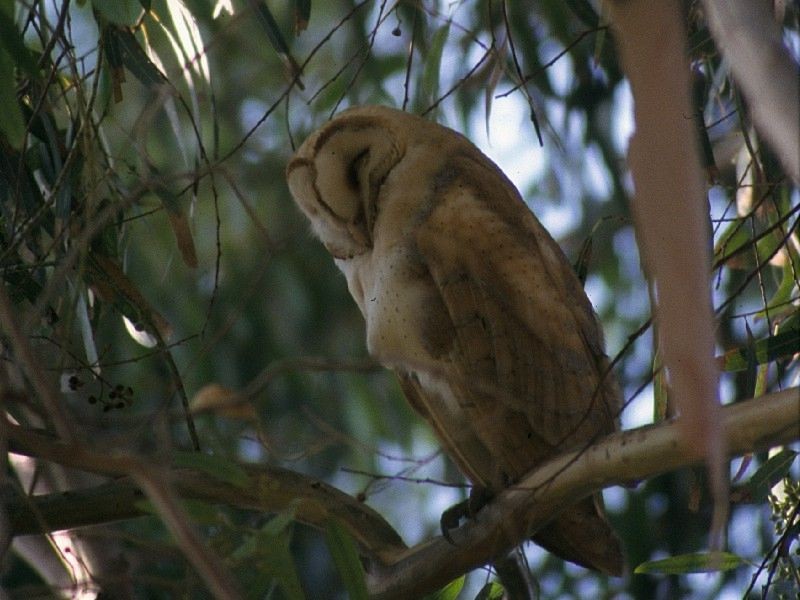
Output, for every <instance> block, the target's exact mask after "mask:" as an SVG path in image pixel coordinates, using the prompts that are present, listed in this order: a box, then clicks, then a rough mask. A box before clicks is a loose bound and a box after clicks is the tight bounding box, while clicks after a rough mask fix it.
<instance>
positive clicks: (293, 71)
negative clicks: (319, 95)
mask: <svg viewBox="0 0 800 600" xmlns="http://www.w3.org/2000/svg"><path fill="white" fill-rule="evenodd" d="M249 3H250V6H251V7H252V8H253V11H254V12H255V15H256V17H257V19H258V23H259V25H261V28H262V29H263V30H264V33H266V34H267V39H268V40H269V43H270V44H271V45H272V47H273V48H274V49H275V51H276V52H277V53H278V56H280V57H281V59H282V60H283V62H284V64H285V65H286V67H287V69H288V70H289V74H290V75H291V76H292V77H297V76H298V75H299V74H300V65H298V64H297V61H296V60H295V59H294V57H293V56H292V54H291V52H290V51H289V44H287V43H286V39H284V37H283V33H281V30H280V27H278V22H277V21H276V20H275V17H273V16H272V11H271V10H270V9H269V6H267V5H266V3H265V2H263V0H261V1H260V0H249ZM297 83H298V86H299V87H300V89H303V87H302V85H301V83H300V80H299V79H298V80H297Z"/></svg>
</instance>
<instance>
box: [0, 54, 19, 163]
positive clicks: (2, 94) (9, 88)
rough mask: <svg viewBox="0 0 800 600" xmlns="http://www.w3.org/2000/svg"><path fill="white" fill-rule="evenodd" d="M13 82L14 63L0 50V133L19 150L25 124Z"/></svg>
mask: <svg viewBox="0 0 800 600" xmlns="http://www.w3.org/2000/svg"><path fill="white" fill-rule="evenodd" d="M15 82H16V78H15V77H14V63H13V62H12V61H11V57H10V56H9V55H8V53H7V52H6V51H5V50H3V49H2V48H0V106H2V107H3V118H2V119H0V133H3V134H4V135H5V137H6V139H7V140H8V143H9V144H11V146H12V147H13V148H15V149H16V150H20V149H21V148H22V143H23V142H24V141H25V122H24V121H23V119H22V112H21V111H20V109H19V104H18V103H17V91H16V85H15Z"/></svg>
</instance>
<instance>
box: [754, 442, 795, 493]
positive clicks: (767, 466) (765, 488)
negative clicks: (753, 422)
mask: <svg viewBox="0 0 800 600" xmlns="http://www.w3.org/2000/svg"><path fill="white" fill-rule="evenodd" d="M796 457H797V452H795V451H794V450H789V449H788V448H785V449H783V450H781V451H780V452H778V453H777V454H775V455H774V456H772V457H770V458H769V459H768V460H767V462H765V463H764V464H763V465H761V466H760V467H759V468H758V470H757V471H756V472H755V473H753V476H752V477H751V478H750V481H749V482H748V483H747V487H748V488H749V489H750V497H751V498H752V499H753V500H754V501H755V502H763V501H764V500H766V499H767V496H768V495H769V491H770V490H771V489H772V488H773V486H774V485H775V484H776V483H778V482H779V481H780V480H781V479H783V478H784V477H786V475H787V473H789V469H790V468H791V467H792V463H793V462H794V459H795V458H796Z"/></svg>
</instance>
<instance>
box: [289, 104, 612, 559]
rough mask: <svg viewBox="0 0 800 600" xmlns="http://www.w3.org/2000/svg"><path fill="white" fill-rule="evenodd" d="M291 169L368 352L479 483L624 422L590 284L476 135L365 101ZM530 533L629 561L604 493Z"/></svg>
mask: <svg viewBox="0 0 800 600" xmlns="http://www.w3.org/2000/svg"><path fill="white" fill-rule="evenodd" d="M287 177H288V181H289V187H290V189H291V192H292V195H293V196H294V198H295V201H296V202H297V204H298V205H299V206H300V208H301V209H302V210H303V212H304V213H305V214H306V215H307V216H308V218H309V220H310V221H311V225H312V228H313V230H314V232H315V234H316V235H317V236H318V237H319V238H320V240H321V241H322V242H323V244H324V245H325V247H326V248H327V249H328V250H329V252H330V253H331V254H332V255H333V257H334V259H335V262H336V264H337V265H338V267H339V268H340V269H341V270H342V272H343V273H344V274H345V276H346V277H347V283H348V288H349V290H350V293H351V294H352V296H353V298H354V299H355V301H356V302H357V304H358V306H359V308H360V309H361V312H362V313H363V315H364V318H365V320H366V333H367V347H368V349H369V352H370V354H371V355H372V356H374V357H375V358H376V359H377V360H379V361H380V362H381V363H382V364H384V365H385V366H387V367H389V368H391V369H393V370H394V371H395V372H396V373H397V375H398V377H399V379H400V383H401V386H402V388H403V391H404V393H405V395H406V397H407V398H408V400H409V402H410V403H411V404H412V405H413V406H414V408H415V409H416V410H417V411H418V412H419V413H420V414H421V415H422V416H423V417H424V418H425V419H426V420H427V421H428V423H430V425H431V426H432V427H433V429H434V430H435V432H436V434H437V435H438V437H439V438H440V440H441V441H442V444H443V446H444V448H445V450H446V451H447V452H448V454H449V455H450V457H451V458H452V459H453V460H454V462H455V463H456V464H457V465H458V467H459V468H460V469H461V471H462V472H463V473H464V474H465V475H466V476H467V477H468V478H469V479H470V480H471V481H472V482H473V483H474V484H475V485H478V486H481V487H483V488H486V489H487V490H489V491H490V492H495V491H497V490H499V489H501V488H503V487H506V486H508V485H511V484H513V483H514V482H515V481H517V480H518V479H519V478H521V477H522V476H523V475H524V474H525V473H527V472H529V471H530V470H532V469H533V468H534V467H536V465H538V464H539V463H541V462H542V461H543V460H546V459H547V458H549V457H551V456H554V455H555V454H558V453H559V452H563V451H565V450H568V449H574V448H578V447H581V446H582V445H585V444H586V443H588V442H590V441H591V440H592V439H594V438H595V437H596V436H600V435H603V434H607V433H610V432H612V431H614V430H615V429H616V427H617V425H616V415H617V412H618V410H619V408H620V403H621V398H620V393H619V390H618V388H617V386H616V383H615V382H614V379H613V377H612V376H610V375H607V374H606V371H607V368H608V362H607V359H606V357H605V355H604V353H603V341H602V333H601V331H600V328H599V325H598V323H597V319H596V317H595V314H594V311H593V309H592V307H591V304H590V303H589V300H588V298H587V297H586V294H585V293H584V291H583V289H582V287H581V285H580V282H579V281H578V279H577V277H576V276H575V274H574V273H573V270H572V268H571V266H570V264H569V263H568V261H567V260H566V258H565V257H564V255H563V253H562V251H561V249H560V248H559V247H558V245H557V244H556V243H555V242H554V241H553V239H552V238H551V237H550V235H549V234H548V233H547V231H546V230H545V229H544V228H543V227H542V226H541V224H540V223H539V222H538V220H537V219H536V217H535V216H534V215H533V213H531V211H530V210H529V209H528V208H527V206H526V205H525V203H524V202H523V201H522V199H521V197H520V196H519V193H518V192H517V190H516V189H515V188H514V186H513V184H512V183H511V182H510V181H509V180H508V179H507V178H506V177H505V175H503V173H502V172H501V171H500V169H499V168H498V167H497V166H496V165H495V164H494V163H493V162H492V161H491V160H489V159H488V158H487V157H486V156H485V155H484V154H482V153H481V152H480V150H478V149H477V148H476V147H475V146H474V145H473V144H472V143H470V142H469V141H468V140H467V139H466V138H464V137H463V136H461V135H459V134H458V133H456V132H454V131H452V130H450V129H447V128H445V127H442V126H439V125H436V124H434V123H431V122H429V121H426V120H424V119H422V118H419V117H416V116H413V115H409V114H407V113H404V112H400V111H397V110H394V109H389V108H385V107H379V106H366V107H360V108H355V109H351V110H348V111H345V112H344V113H342V114H341V115H339V116H338V117H336V118H335V119H333V120H332V121H331V122H329V123H328V124H326V125H325V126H324V127H322V128H321V129H319V130H318V131H316V132H315V133H313V134H312V135H311V136H310V137H309V138H308V139H307V140H306V141H305V143H304V144H303V145H302V146H301V147H300V148H299V150H298V151H297V153H296V154H295V156H294V158H293V159H292V160H291V162H290V163H289V165H288V167H287ZM603 375H606V376H605V377H603ZM534 541H536V542H537V543H539V544H541V545H542V546H544V547H545V548H547V549H548V550H550V551H552V552H554V553H556V554H558V555H560V556H562V557H563V558H566V559H567V560H571V561H573V562H577V563H579V564H583V565H585V566H588V567H592V568H596V569H599V570H601V571H604V572H607V573H612V574H619V573H620V572H621V571H622V568H623V560H622V555H621V550H620V545H619V541H618V539H617V538H616V536H615V535H614V533H613V531H612V530H611V528H610V527H609V525H608V523H607V521H606V520H605V517H604V510H603V506H602V497H601V496H600V495H599V494H598V495H596V496H595V497H593V498H589V499H586V500H584V501H582V502H580V503H578V504H577V505H575V506H574V507H573V508H570V509H569V510H567V511H565V512H564V513H563V514H562V515H561V516H559V517H558V518H557V519H556V520H554V521H553V522H552V523H551V524H550V525H548V526H547V527H545V528H544V529H542V530H540V531H539V532H537V534H536V535H535V536H534Z"/></svg>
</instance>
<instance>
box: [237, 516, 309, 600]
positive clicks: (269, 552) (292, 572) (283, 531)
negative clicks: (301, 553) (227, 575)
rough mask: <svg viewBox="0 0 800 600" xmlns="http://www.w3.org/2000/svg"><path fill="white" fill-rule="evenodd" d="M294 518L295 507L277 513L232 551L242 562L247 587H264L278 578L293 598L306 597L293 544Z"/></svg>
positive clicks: (302, 598) (293, 599)
mask: <svg viewBox="0 0 800 600" xmlns="http://www.w3.org/2000/svg"><path fill="white" fill-rule="evenodd" d="M292 519H293V511H286V512H284V513H280V514H279V515H276V516H275V517H273V518H272V519H270V520H269V521H268V522H267V523H266V524H265V525H264V526H263V527H261V529H259V530H257V531H255V532H254V533H253V534H252V535H250V536H249V537H248V538H247V539H246V540H245V541H244V543H242V545H241V546H239V548H237V549H236V550H235V551H234V552H233V553H232V554H231V560H232V561H233V562H234V563H235V564H237V563H238V564H239V565H241V579H242V580H243V582H244V583H245V584H246V585H245V587H250V588H251V589H264V584H265V583H267V582H274V583H277V584H278V585H279V586H280V588H281V591H282V592H283V594H284V596H285V597H286V598H288V599H289V600H304V599H305V595H304V594H303V588H302V586H301V585H300V577H299V576H298V574H297V568H296V566H295V564H294V559H293V558H292V552H291V549H290V547H289V543H290V541H291V536H290V531H289V530H288V526H289V524H291V522H292Z"/></svg>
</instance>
